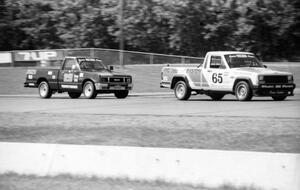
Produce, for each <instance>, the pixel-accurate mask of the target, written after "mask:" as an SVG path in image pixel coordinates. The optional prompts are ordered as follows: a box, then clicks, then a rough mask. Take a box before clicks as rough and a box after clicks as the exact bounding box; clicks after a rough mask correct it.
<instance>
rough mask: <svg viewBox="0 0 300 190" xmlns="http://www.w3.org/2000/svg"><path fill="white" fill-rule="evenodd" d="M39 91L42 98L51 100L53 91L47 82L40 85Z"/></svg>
mask: <svg viewBox="0 0 300 190" xmlns="http://www.w3.org/2000/svg"><path fill="white" fill-rule="evenodd" d="M38 90H39V95H40V97H41V98H51V96H52V90H51V88H50V86H49V84H48V82H47V81H42V82H41V83H40V84H39V87H38Z"/></svg>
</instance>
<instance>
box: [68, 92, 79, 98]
mask: <svg viewBox="0 0 300 190" xmlns="http://www.w3.org/2000/svg"><path fill="white" fill-rule="evenodd" d="M68 94H69V96H70V98H79V97H80V96H81V92H68Z"/></svg>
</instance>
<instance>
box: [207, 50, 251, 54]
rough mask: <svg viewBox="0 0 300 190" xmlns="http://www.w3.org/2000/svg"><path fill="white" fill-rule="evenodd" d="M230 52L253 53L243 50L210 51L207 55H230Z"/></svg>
mask: <svg viewBox="0 0 300 190" xmlns="http://www.w3.org/2000/svg"><path fill="white" fill-rule="evenodd" d="M228 54H252V55H253V53H250V52H242V51H209V52H207V55H228Z"/></svg>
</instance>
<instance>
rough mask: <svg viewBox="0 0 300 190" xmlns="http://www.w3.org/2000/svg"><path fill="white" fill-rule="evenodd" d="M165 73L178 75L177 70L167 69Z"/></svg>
mask: <svg viewBox="0 0 300 190" xmlns="http://www.w3.org/2000/svg"><path fill="white" fill-rule="evenodd" d="M164 72H166V73H177V69H174V68H165V69H164Z"/></svg>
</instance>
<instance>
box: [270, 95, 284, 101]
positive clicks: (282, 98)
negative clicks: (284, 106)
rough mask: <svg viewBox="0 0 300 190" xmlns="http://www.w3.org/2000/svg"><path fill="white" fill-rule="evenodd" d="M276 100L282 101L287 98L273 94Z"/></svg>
mask: <svg viewBox="0 0 300 190" xmlns="http://www.w3.org/2000/svg"><path fill="white" fill-rule="evenodd" d="M272 98H273V100H275V101H282V100H285V99H286V96H272Z"/></svg>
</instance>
